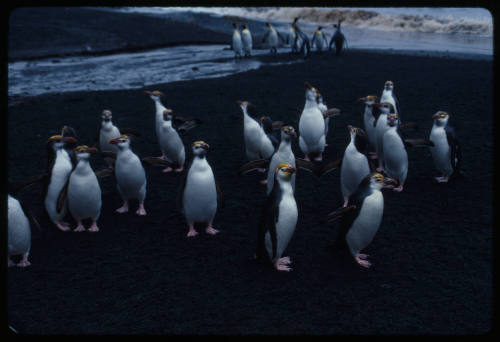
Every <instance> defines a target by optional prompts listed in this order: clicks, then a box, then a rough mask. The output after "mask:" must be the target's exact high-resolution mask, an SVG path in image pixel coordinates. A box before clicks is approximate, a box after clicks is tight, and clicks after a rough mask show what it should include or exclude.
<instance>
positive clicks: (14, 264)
mask: <svg viewBox="0 0 500 342" xmlns="http://www.w3.org/2000/svg"><path fill="white" fill-rule="evenodd" d="M7 262H8V265H9V267H13V266H16V263H15V262H13V261H12V260H10V258H8V259H7Z"/></svg>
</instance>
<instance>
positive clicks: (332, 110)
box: [318, 96, 340, 147]
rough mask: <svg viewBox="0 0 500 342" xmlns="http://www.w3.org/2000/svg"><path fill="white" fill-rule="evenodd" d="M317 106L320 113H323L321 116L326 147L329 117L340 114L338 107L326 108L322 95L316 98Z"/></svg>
mask: <svg viewBox="0 0 500 342" xmlns="http://www.w3.org/2000/svg"><path fill="white" fill-rule="evenodd" d="M318 108H319V110H320V111H321V114H323V117H324V118H325V147H326V146H328V144H327V143H326V137H327V136H328V128H329V126H330V118H331V117H334V116H338V115H340V109H338V108H330V109H328V107H327V105H326V103H325V102H324V100H323V96H320V97H319V99H318Z"/></svg>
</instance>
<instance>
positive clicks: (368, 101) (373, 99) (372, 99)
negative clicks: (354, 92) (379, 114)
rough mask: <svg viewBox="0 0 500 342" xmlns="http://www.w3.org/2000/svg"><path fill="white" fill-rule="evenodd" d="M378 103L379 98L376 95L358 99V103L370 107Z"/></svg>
mask: <svg viewBox="0 0 500 342" xmlns="http://www.w3.org/2000/svg"><path fill="white" fill-rule="evenodd" d="M377 101H378V97H377V96H375V95H368V96H365V97H361V98H359V99H358V102H363V103H364V104H367V105H369V106H371V105H373V104H374V103H376V102H377Z"/></svg>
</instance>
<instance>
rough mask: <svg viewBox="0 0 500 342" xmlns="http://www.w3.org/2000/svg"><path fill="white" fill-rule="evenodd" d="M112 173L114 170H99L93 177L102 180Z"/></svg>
mask: <svg viewBox="0 0 500 342" xmlns="http://www.w3.org/2000/svg"><path fill="white" fill-rule="evenodd" d="M112 173H114V169H110V168H108V167H107V168H104V169H101V170H99V171H96V172H95V175H96V177H97V178H103V177H106V176H109V175H110V174H112Z"/></svg>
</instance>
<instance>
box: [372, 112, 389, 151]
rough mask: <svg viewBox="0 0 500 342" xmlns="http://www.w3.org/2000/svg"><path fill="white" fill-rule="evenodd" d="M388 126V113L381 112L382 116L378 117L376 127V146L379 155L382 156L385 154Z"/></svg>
mask: <svg viewBox="0 0 500 342" xmlns="http://www.w3.org/2000/svg"><path fill="white" fill-rule="evenodd" d="M388 127H389V126H388V125H387V114H380V116H379V117H378V119H377V126H376V127H375V130H376V137H377V144H376V145H375V147H376V150H377V151H376V152H377V155H378V156H380V157H383V155H384V150H383V137H384V134H385V132H386V131H387V128H388Z"/></svg>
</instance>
